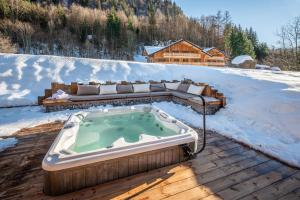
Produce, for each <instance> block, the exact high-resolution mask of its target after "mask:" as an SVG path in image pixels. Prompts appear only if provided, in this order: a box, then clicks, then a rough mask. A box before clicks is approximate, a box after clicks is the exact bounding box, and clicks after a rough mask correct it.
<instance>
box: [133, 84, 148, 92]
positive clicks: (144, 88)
mask: <svg viewBox="0 0 300 200" xmlns="http://www.w3.org/2000/svg"><path fill="white" fill-rule="evenodd" d="M133 91H134V92H135V93H136V92H150V84H149V83H145V84H133Z"/></svg>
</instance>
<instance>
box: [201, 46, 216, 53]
mask: <svg viewBox="0 0 300 200" xmlns="http://www.w3.org/2000/svg"><path fill="white" fill-rule="evenodd" d="M212 49H215V47H205V48H203V51H204V52H206V53H208V52H209V51H210V50H212Z"/></svg>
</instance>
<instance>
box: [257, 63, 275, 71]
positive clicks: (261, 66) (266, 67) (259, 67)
mask: <svg viewBox="0 0 300 200" xmlns="http://www.w3.org/2000/svg"><path fill="white" fill-rule="evenodd" d="M255 69H265V70H270V69H271V67H270V66H268V65H260V64H256V65H255Z"/></svg>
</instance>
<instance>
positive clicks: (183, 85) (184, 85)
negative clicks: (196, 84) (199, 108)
mask: <svg viewBox="0 0 300 200" xmlns="http://www.w3.org/2000/svg"><path fill="white" fill-rule="evenodd" d="M189 87H190V84H188V83H180V84H179V86H178V88H177V90H178V91H180V92H187V91H188V89H189Z"/></svg>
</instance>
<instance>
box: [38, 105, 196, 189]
mask: <svg viewBox="0 0 300 200" xmlns="http://www.w3.org/2000/svg"><path fill="white" fill-rule="evenodd" d="M197 140H198V135H197V133H196V132H195V131H194V130H193V129H192V128H190V127H189V126H187V125H185V124H183V123H182V122H180V121H178V120H176V119H175V118H173V117H171V116H169V115H168V114H167V113H165V112H163V111H162V110H160V109H158V108H156V107H154V106H148V105H145V106H131V107H119V108H110V109H103V110H97V111H93V112H79V113H76V114H73V115H71V116H70V118H69V119H68V120H67V122H66V123H65V125H64V128H63V129H62V130H61V131H60V133H59V134H58V136H57V138H56V139H55V141H54V142H53V144H52V146H51V147H50V149H49V151H48V153H47V154H46V156H45V158H44V160H43V163H42V167H43V169H44V170H45V172H46V173H45V185H44V191H45V193H46V194H49V195H59V194H63V193H67V192H72V191H75V190H78V189H81V188H84V187H89V186H93V185H96V184H101V183H104V182H108V181H111V180H115V179H119V178H123V177H126V176H130V175H133V174H137V173H141V172H145V171H148V170H152V169H156V168H159V167H164V166H167V165H171V164H175V163H179V162H181V161H184V160H186V159H187V158H188V155H186V153H185V152H184V151H183V148H182V147H183V145H184V146H185V147H188V148H189V149H190V150H191V151H194V152H196V151H197Z"/></svg>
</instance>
